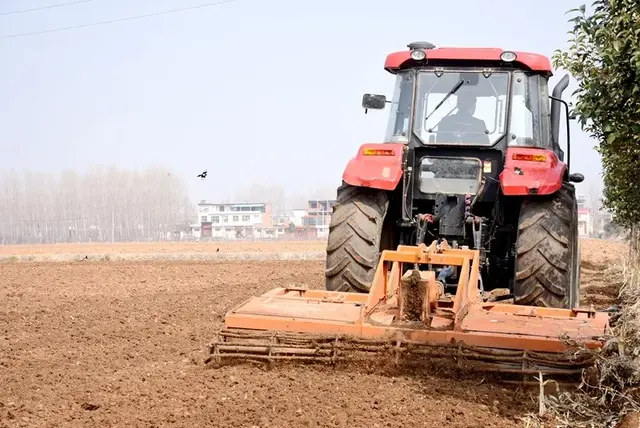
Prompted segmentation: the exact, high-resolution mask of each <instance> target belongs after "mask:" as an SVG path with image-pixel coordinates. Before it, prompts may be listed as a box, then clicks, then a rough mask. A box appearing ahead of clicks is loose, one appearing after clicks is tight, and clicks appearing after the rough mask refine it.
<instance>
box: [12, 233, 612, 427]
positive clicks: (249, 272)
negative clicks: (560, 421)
mask: <svg viewBox="0 0 640 428" xmlns="http://www.w3.org/2000/svg"><path fill="white" fill-rule="evenodd" d="M181 245H185V244H181ZM181 245H176V246H173V247H171V248H170V250H169V249H167V250H166V252H167V253H171V252H174V251H178V250H176V248H183V247H182V246H181ZM193 245H194V246H193V247H192V246H190V245H186V247H185V248H188V249H187V250H184V251H185V252H189V253H190V252H192V251H196V250H194V248H196V247H197V246H198V245H203V246H206V247H207V248H209V247H208V245H209V244H193ZM235 245H237V244H235ZM255 245H256V244H242V245H240V246H234V245H230V247H233V248H230V249H228V250H227V249H225V251H229V252H232V251H240V252H242V251H249V248H251V249H252V250H253V251H264V252H270V251H292V248H294V247H293V246H291V245H294V246H296V245H297V246H298V247H296V248H299V249H300V251H317V250H322V249H323V248H324V246H323V245H324V244H323V243H311V246H312V247H311V248H313V249H310V248H309V247H305V246H304V243H294V244H290V243H286V244H281V245H285V246H287V247H286V248H289V249H288V250H283V249H282V248H285V247H278V246H277V244H268V245H267V247H264V246H259V245H258V246H255ZM270 245H273V246H270ZM134 246H137V248H138V249H137V250H134V249H132V247H134ZM158 246H161V247H162V248H163V249H166V248H167V246H166V245H163V244H155V246H154V244H134V245H133V246H132V247H129V246H118V247H117V249H109V250H108V251H106V250H104V251H106V252H112V253H116V252H119V253H125V252H127V251H128V252H130V253H131V254H133V253H135V251H143V252H149V253H154V254H157V253H161V252H162V251H160V250H159V249H158V248H156V247H158ZM31 248H32V249H31V250H30V249H27V248H26V247H20V248H18V249H16V248H15V247H4V248H2V247H0V251H1V254H4V255H11V254H22V255H30V254H35V253H36V252H37V251H40V252H39V254H51V253H52V252H55V251H58V254H74V251H76V254H89V251H97V252H98V253H100V252H102V251H103V249H104V247H102V246H100V247H99V249H98V250H96V249H95V248H96V246H87V247H83V248H82V249H83V250H85V251H78V250H75V249H70V248H69V247H65V246H54V247H49V248H46V247H44V246H43V247H31ZM140 248H143V249H140ZM238 248H243V249H242V250H239V249H238ZM265 248H269V249H268V250H265ZM276 248H280V249H278V250H276ZM620 248H622V249H623V248H624V247H623V246H622V245H621V244H616V243H609V242H603V241H585V242H584V243H583V250H582V256H583V260H584V263H585V266H586V267H587V268H588V269H587V270H586V272H585V270H583V274H582V278H583V281H584V284H585V289H586V290H587V291H589V288H588V287H595V288H593V290H591V291H594V290H595V292H596V294H602V295H605V296H609V295H610V294H611V293H610V292H607V290H606V287H604V286H603V284H606V282H607V281H606V280H603V279H602V278H601V277H598V272H600V273H601V272H603V271H604V270H605V269H606V267H607V266H609V265H611V264H613V263H616V262H617V261H619V259H620V257H619V255H618V254H617V253H616V251H619V249H620ZM17 251H19V252H17ZM214 251H215V250H214ZM294 251H295V250H294ZM94 254H96V253H94ZM322 269H323V262H322V261H321V260H314V261H288V262H284V261H270V260H269V261H259V262H252V263H247V262H240V261H213V262H202V261H91V260H89V261H84V262H58V263H42V262H24V263H13V262H10V261H9V262H5V263H0V278H1V279H0V426H1V427H4V426H6V427H13V426H43V427H60V426H126V427H134V426H146V427H150V426H157V427H160V426H189V427H193V426H205V425H206V426H227V427H254V426H259V427H293V426H313V427H317V426H322V427H325V426H326V427H347V426H349V427H351V426H371V427H376V426H378V427H396V426H398V427H399V426H415V427H438V428H441V427H443V426H449V427H468V426H478V427H480V426H481V427H516V426H524V423H523V421H522V420H521V418H522V417H523V416H525V415H526V414H527V412H529V411H535V409H536V402H535V399H534V398H532V397H531V396H530V393H529V392H524V391H522V390H520V389H518V388H516V387H505V386H501V385H493V384H491V383H489V382H488V381H487V380H484V381H483V380H482V379H477V378H467V379H458V380H456V381H455V382H453V381H452V380H451V379H443V378H439V377H432V376H429V375H428V374H420V373H414V374H410V375H406V374H405V375H402V376H392V375H389V374H387V375H384V374H380V373H370V372H367V371H366V370H364V369H360V370H356V369H351V370H348V371H346V372H340V371H335V370H332V369H330V368H324V367H315V368H312V367H299V368H295V369H292V370H290V371H287V370H282V369H276V370H273V371H265V370H263V369H261V368H260V367H252V366H242V367H239V366H236V367H224V368H221V369H210V368H205V366H204V364H203V360H204V358H205V353H204V351H205V348H206V345H207V343H208V342H209V341H210V340H211V339H212V333H213V331H214V330H215V329H216V328H218V327H220V325H221V321H222V316H223V314H224V313H225V311H226V310H228V309H229V308H230V307H231V306H233V305H235V304H237V303H239V302H241V301H242V300H244V299H245V298H247V297H248V296H250V295H252V294H256V293H261V292H264V291H266V290H268V289H270V288H273V287H275V286H279V285H287V284H294V283H296V284H302V283H304V284H307V285H309V286H311V287H314V288H318V287H321V286H322V279H323V276H322ZM583 293H584V292H583ZM589 298H590V295H589V294H588V293H587V294H586V295H585V294H583V299H589ZM599 303H601V304H607V302H605V301H600V302H599Z"/></svg>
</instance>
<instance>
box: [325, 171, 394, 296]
mask: <svg viewBox="0 0 640 428" xmlns="http://www.w3.org/2000/svg"><path fill="white" fill-rule="evenodd" d="M388 208H389V198H388V195H387V192H386V191H384V190H378V189H370V188H363V187H355V186H351V185H349V184H346V183H343V184H342V185H341V186H340V187H339V188H338V194H337V200H336V204H335V205H334V208H333V214H332V216H331V223H330V224H329V239H328V242H327V259H326V270H325V279H326V285H325V286H326V289H327V290H330V291H347V292H359V293H367V292H368V291H369V288H370V287H371V283H372V281H373V276H374V274H375V272H376V267H377V265H378V260H379V259H380V253H381V250H382V249H385V248H381V241H382V235H383V228H384V227H383V226H384V223H385V222H384V220H385V217H386V215H387V210H388Z"/></svg>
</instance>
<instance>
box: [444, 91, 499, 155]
mask: <svg viewBox="0 0 640 428" xmlns="http://www.w3.org/2000/svg"><path fill="white" fill-rule="evenodd" d="M476 102H477V98H476V96H475V95H473V94H472V93H468V92H466V93H465V92H463V93H460V94H458V101H457V107H458V111H457V112H456V113H455V114H452V115H449V116H446V117H444V118H442V120H441V121H440V124H439V125H438V133H437V142H439V143H465V144H489V142H490V141H489V136H488V135H487V133H486V131H487V125H486V123H485V122H484V120H482V119H478V118H476V117H474V116H473V114H474V113H475V111H476Z"/></svg>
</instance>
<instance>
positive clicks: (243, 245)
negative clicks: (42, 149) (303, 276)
mask: <svg viewBox="0 0 640 428" xmlns="http://www.w3.org/2000/svg"><path fill="white" fill-rule="evenodd" d="M325 246H326V242H325V241H322V240H317V241H260V242H229V241H226V242H169V241H168V242H134V243H130V244H53V245H0V256H24V255H27V256H30V255H53V254H57V255H60V254H77V255H83V256H84V255H103V254H184V253H187V254H196V253H209V254H210V253H216V252H218V250H219V251H220V252H223V253H238V252H259V253H280V252H308V251H324V249H325Z"/></svg>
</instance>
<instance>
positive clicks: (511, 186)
mask: <svg viewBox="0 0 640 428" xmlns="http://www.w3.org/2000/svg"><path fill="white" fill-rule="evenodd" d="M540 155H544V156H545V157H546V159H545V160H544V161H542V162H540V161H531V160H515V159H514V156H516V157H520V158H527V157H529V156H536V157H537V156H540ZM566 170H567V165H566V164H565V163H563V162H560V160H559V159H558V156H557V155H556V154H555V153H554V152H552V151H551V150H545V149H532V148H525V147H509V148H508V149H507V153H506V155H505V165H504V170H503V171H502V172H501V173H500V185H501V186H502V193H504V194H505V195H507V196H524V195H533V194H535V195H550V194H552V193H555V192H557V191H558V190H560V188H561V187H562V178H563V176H564V173H565V171H566ZM531 189H537V192H536V193H531V191H530V190H531Z"/></svg>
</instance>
